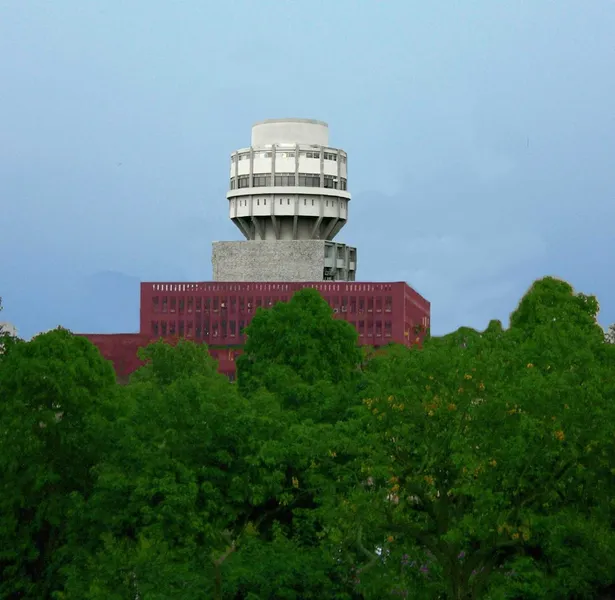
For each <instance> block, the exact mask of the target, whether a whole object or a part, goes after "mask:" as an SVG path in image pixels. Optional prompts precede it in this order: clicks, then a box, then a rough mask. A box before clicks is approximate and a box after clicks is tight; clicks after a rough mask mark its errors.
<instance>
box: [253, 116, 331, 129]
mask: <svg viewBox="0 0 615 600" xmlns="http://www.w3.org/2000/svg"><path fill="white" fill-rule="evenodd" d="M270 123H309V124H310V125H322V126H323V127H327V128H328V127H329V125H328V124H327V123H325V122H324V121H318V120H317V119H292V118H289V119H265V120H263V121H257V122H256V123H254V124H253V125H252V127H256V126H257V125H268V124H270Z"/></svg>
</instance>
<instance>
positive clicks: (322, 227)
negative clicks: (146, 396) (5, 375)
mask: <svg viewBox="0 0 615 600" xmlns="http://www.w3.org/2000/svg"><path fill="white" fill-rule="evenodd" d="M229 178H230V179H229V191H228V193H227V195H226V196H227V202H228V209H229V216H230V218H231V220H232V221H233V223H235V225H236V226H237V228H238V229H239V231H240V232H241V234H242V235H243V237H244V238H245V239H244V240H242V241H235V242H214V243H213V252H212V264H213V275H214V276H213V281H200V282H178V281H175V282H169V281H165V282H155V281H154V282H142V283H141V315H140V325H139V332H138V333H132V334H111V335H100V334H85V335H86V336H87V337H88V338H89V339H90V340H91V341H92V342H93V343H94V344H96V345H97V346H98V347H99V349H100V351H101V353H102V354H103V356H105V357H106V358H108V359H109V360H112V361H113V363H114V365H115V368H116V372H117V374H118V377H119V378H120V380H122V381H123V380H125V379H127V378H128V376H129V375H130V373H132V372H133V371H134V370H135V369H137V368H138V367H139V365H140V364H141V363H140V359H139V357H138V356H137V349H138V348H140V347H143V346H146V345H147V344H149V343H150V342H152V341H154V340H158V339H160V338H163V339H167V340H177V339H187V340H192V341H194V342H196V343H204V344H207V345H208V348H209V352H210V354H211V355H212V356H213V357H214V358H215V359H216V360H217V361H218V369H219V371H220V372H221V373H225V374H227V375H228V376H229V377H230V378H231V380H232V379H233V378H234V377H235V358H236V357H237V356H238V355H239V354H241V352H242V351H243V346H244V344H245V341H246V327H247V326H248V325H249V324H250V322H251V320H252V318H253V317H254V315H255V314H257V311H258V310H259V309H260V308H263V309H267V308H270V307H272V306H274V305H275V304H276V303H278V302H287V301H288V300H290V298H291V297H292V295H293V294H295V293H296V292H298V291H300V290H302V289H304V288H307V287H309V288H313V289H316V290H318V292H319V293H320V294H321V295H322V297H323V298H324V300H325V301H326V302H327V303H328V304H329V306H330V307H331V309H332V316H333V318H336V319H343V320H345V321H347V322H348V323H350V324H352V326H353V327H355V329H356V331H357V341H358V343H359V344H361V345H366V346H371V347H374V348H378V347H381V346H386V345H388V344H390V343H392V342H394V343H397V344H404V345H406V346H410V345H414V344H419V343H420V342H421V340H422V339H423V337H424V334H425V331H426V330H427V329H428V328H429V323H430V304H429V302H428V301H427V300H426V299H425V298H423V297H422V296H421V295H420V294H418V293H417V292H416V291H415V290H413V289H412V288H411V287H410V286H409V285H408V284H407V283H404V282H403V281H395V282H373V281H367V282H366V281H364V282H358V281H355V274H356V269H357V250H356V248H352V247H350V246H346V245H345V244H342V243H339V242H337V241H336V239H335V238H336V236H337V235H338V233H339V232H340V230H341V229H342V227H343V226H344V225H345V224H346V221H347V220H348V215H349V206H350V193H349V192H348V155H347V154H346V152H345V151H344V150H342V149H340V148H333V147H331V146H329V128H328V126H327V124H326V123H323V122H322V121H313V120H310V119H275V120H268V121H261V122H259V123H256V124H255V125H254V126H253V127H252V139H251V142H250V146H249V147H247V148H241V149H239V150H236V151H234V152H233V153H232V154H231V169H230V173H229Z"/></svg>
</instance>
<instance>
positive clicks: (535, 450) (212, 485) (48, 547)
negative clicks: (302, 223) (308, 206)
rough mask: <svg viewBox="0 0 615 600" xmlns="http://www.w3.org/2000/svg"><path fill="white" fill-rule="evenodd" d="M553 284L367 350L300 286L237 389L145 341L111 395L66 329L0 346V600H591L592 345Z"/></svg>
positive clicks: (601, 519)
mask: <svg viewBox="0 0 615 600" xmlns="http://www.w3.org/2000/svg"><path fill="white" fill-rule="evenodd" d="M597 312H598V303H597V301H596V299H595V298H594V297H592V296H586V295H584V294H580V293H575V292H574V290H573V289H572V288H571V286H570V285H568V284H567V283H565V282H563V281H560V280H556V279H553V278H544V279H541V280H539V281H537V282H535V283H534V284H533V286H532V287H531V288H530V290H529V291H528V292H527V293H526V294H525V296H524V297H523V298H522V299H521V301H520V303H519V305H518V307H517V308H516V310H515V311H514V312H513V313H512V315H511V318H510V325H509V326H508V327H507V328H504V327H503V326H502V324H501V323H500V322H498V321H492V322H491V323H490V324H489V326H488V327H487V328H486V329H485V331H483V332H478V331H475V330H472V329H468V328H460V329H459V330H457V331H455V332H453V333H451V334H449V335H445V336H442V337H430V336H429V335H428V336H427V339H426V341H425V343H424V344H423V347H422V348H421V349H418V348H406V347H401V346H395V345H393V346H390V347H387V348H384V349H381V350H380V351H378V352H366V351H365V350H363V349H361V348H359V347H358V345H357V334H356V331H355V330H354V328H353V327H352V326H351V325H349V324H348V323H346V322H344V321H340V320H335V319H333V318H332V314H331V309H330V308H329V306H328V305H327V304H326V302H325V301H324V300H323V299H322V298H321V297H320V295H319V294H318V293H317V292H316V291H314V290H310V289H307V290H303V291H301V292H299V293H297V294H295V295H294V296H293V297H292V299H291V300H290V301H289V302H287V303H280V304H277V305H276V306H274V307H273V308H271V309H267V310H265V309H260V310H259V311H258V313H257V314H256V315H255V317H254V319H253V320H252V322H251V324H250V325H249V326H248V328H247V342H246V346H245V352H244V354H243V355H242V356H241V357H240V358H239V359H238V365H237V374H238V377H237V383H236V384H233V383H230V382H229V381H228V380H227V379H226V378H225V377H224V376H223V375H220V374H219V373H217V370H216V364H215V363H214V361H213V360H212V359H211V357H210V356H209V354H208V352H207V349H206V348H205V347H204V346H202V345H196V344H194V343H192V342H188V341H179V342H178V343H177V344H175V345H169V344H167V343H165V342H163V341H159V342H156V343H154V344H151V345H150V346H148V347H147V348H145V349H143V350H142V351H141V352H142V358H143V359H144V361H145V365H144V366H143V367H142V368H141V369H140V370H138V371H137V372H136V373H135V374H134V375H133V376H132V378H131V380H130V382H129V383H128V384H127V385H119V384H118V383H117V382H116V378H115V374H114V372H113V369H112V366H111V364H110V363H109V362H107V361H105V360H104V359H103V358H102V357H101V355H100V353H99V352H98V350H97V349H96V348H95V347H94V346H93V345H92V344H91V343H90V342H89V341H88V340H87V339H85V338H83V337H78V336H73V335H72V334H71V333H70V332H69V331H67V330H65V329H61V328H59V329H56V330H53V331H50V332H48V333H45V334H41V335H39V336H36V337H35V338H33V339H32V340H31V341H23V340H20V339H17V338H12V337H7V336H5V337H4V338H3V341H2V348H3V349H2V353H1V354H0V435H1V437H0V476H1V477H0V485H1V486H2V489H1V493H0V598H3V599H4V598H6V599H11V600H13V599H28V600H30V599H31V600H48V599H49V600H50V599H54V600H103V599H104V600H136V599H139V600H163V599H164V600H174V599H177V600H201V599H203V600H205V599H210V598H211V599H214V600H217V599H237V600H239V599H245V600H258V599H266V598H280V599H310V598H314V599H316V598H318V599H321V598H339V599H348V600H362V599H364V600H367V599H370V600H371V599H374V600H376V599H378V600H380V599H383V598H412V599H429V600H432V599H438V598H442V599H450V600H461V599H463V600H470V599H472V600H478V599H489V600H505V599H511V600H512V599H524V600H528V599H529V600H531V599H536V600H539V599H540V600H542V599H560V598H561V599H566V598H568V599H577V598H579V599H580V598H600V597H609V596H608V594H609V592H610V590H611V589H612V586H613V585H614V584H615V558H614V557H615V535H614V531H613V518H614V516H615V504H614V502H615V500H614V499H615V477H614V475H615V437H614V428H613V424H614V423H615V345H613V344H609V343H607V340H605V336H604V332H603V331H602V329H601V328H600V326H599V325H598V324H597V321H596V315H597Z"/></svg>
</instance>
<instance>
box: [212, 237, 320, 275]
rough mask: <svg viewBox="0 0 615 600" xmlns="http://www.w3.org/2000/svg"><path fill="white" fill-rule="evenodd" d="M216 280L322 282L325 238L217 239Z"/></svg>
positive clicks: (214, 252) (213, 252)
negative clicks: (274, 239)
mask: <svg viewBox="0 0 615 600" xmlns="http://www.w3.org/2000/svg"><path fill="white" fill-rule="evenodd" d="M211 262H212V265H213V278H214V281H322V278H323V270H324V266H325V242H324V240H296V241H276V242H267V241H250V242H247V241H246V242H214V243H213V250H212V255H211Z"/></svg>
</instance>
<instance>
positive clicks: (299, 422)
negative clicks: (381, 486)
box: [225, 289, 363, 598]
mask: <svg viewBox="0 0 615 600" xmlns="http://www.w3.org/2000/svg"><path fill="white" fill-rule="evenodd" d="M246 333H247V342H246V346H245V351H244V354H243V355H242V356H241V357H240V359H239V360H238V365H237V366H238V387H239V390H240V392H241V393H242V394H243V395H244V396H245V397H247V398H249V400H250V404H251V405H252V406H253V407H255V408H256V409H257V410H258V412H259V414H261V415H269V417H268V418H269V423H268V425H267V427H266V428H263V435H264V437H263V438H262V441H261V446H260V449H259V453H258V456H259V464H260V467H261V469H263V471H265V472H267V471H268V481H269V482H270V487H269V490H268V495H267V496H264V501H263V502H262V503H260V505H259V506H255V507H254V510H253V512H252V513H251V515H250V522H251V523H254V525H255V527H254V535H253V536H252V537H251V538H250V539H249V540H248V542H247V543H246V544H244V546H243V547H240V548H239V549H238V551H237V553H236V554H235V555H234V556H233V559H232V561H229V562H228V564H227V565H226V566H225V569H226V571H225V573H226V575H225V578H226V580H227V581H228V584H229V586H232V585H233V582H235V587H229V588H228V589H227V591H228V593H229V594H230V595H231V596H232V595H233V594H236V593H240V592H241V590H242V589H250V591H255V590H258V592H257V593H260V594H262V595H263V596H262V597H269V596H268V594H269V593H271V588H270V587H267V586H270V582H274V581H284V582H286V583H287V585H288V588H287V589H286V590H283V589H281V588H279V589H277V590H276V592H275V593H276V594H277V597H280V598H294V597H304V598H320V597H343V596H342V594H343V593H345V592H344V591H345V590H346V589H347V587H348V583H347V581H346V580H345V577H346V575H345V573H344V571H345V570H346V571H347V569H346V567H345V565H344V564H343V563H341V562H340V561H339V544H338V543H337V541H332V540H330V539H329V538H328V536H326V535H325V534H324V530H325V528H326V527H327V526H328V525H327V524H328V521H329V515H330V508H329V507H330V505H331V501H330V499H331V498H333V497H337V496H338V495H339V494H341V490H340V489H339V488H343V487H345V486H346V485H347V482H346V480H345V479H344V478H340V477H339V472H338V470H339V469H340V466H339V463H340V462H342V463H343V458H342V457H341V456H340V457H339V458H336V450H337V451H338V452H340V454H341V450H340V445H339V443H338V441H339V440H338V436H337V430H336V423H337V422H338V421H343V420H344V419H345V418H346V417H347V416H348V411H349V409H350V408H351V406H352V404H353V402H355V401H356V388H357V386H358V385H359V383H360V371H359V365H360V363H361V360H362V356H363V355H362V352H361V351H360V349H359V348H358V344H357V334H356V331H355V329H354V328H353V327H352V326H351V325H350V324H349V323H347V322H344V321H341V320H336V319H334V318H333V314H332V311H331V308H330V307H329V305H328V304H327V303H326V302H325V301H324V300H323V298H322V297H321V296H320V294H319V293H318V292H317V291H316V290H313V289H305V290H302V291H300V292H298V293H296V294H295V295H294V296H293V297H292V299H291V300H290V301H289V302H287V303H279V304H277V305H276V306H274V307H273V308H271V309H268V310H263V309H261V310H259V312H258V313H257V314H256V315H255V317H254V319H253V320H252V322H251V323H250V325H249V327H248V328H247V330H246ZM338 478H339V481H338ZM257 557H260V558H258V559H257ZM246 564H251V565H253V564H258V565H260V566H259V568H258V569H254V570H253V572H252V574H251V576H249V577H248V575H247V569H246V566H245V565H246ZM299 565H303V571H301V569H299ZM231 596H229V597H231ZM241 597H243V596H241Z"/></svg>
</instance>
